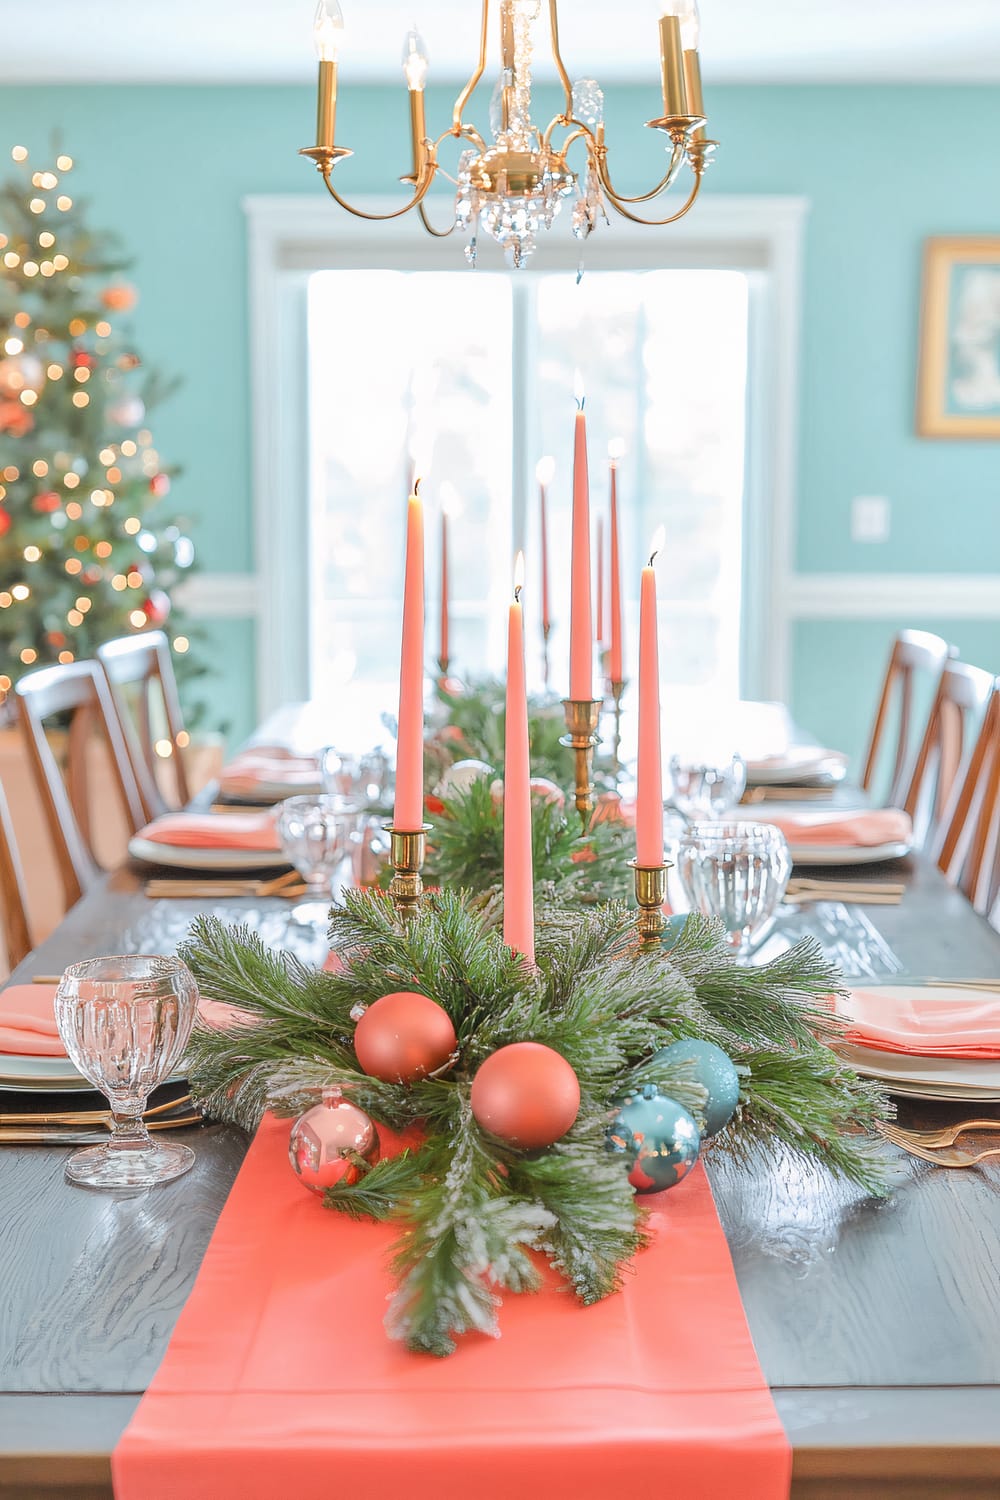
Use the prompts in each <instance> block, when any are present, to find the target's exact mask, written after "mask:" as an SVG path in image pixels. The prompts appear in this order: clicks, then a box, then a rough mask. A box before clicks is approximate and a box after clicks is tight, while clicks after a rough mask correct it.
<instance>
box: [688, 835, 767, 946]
mask: <svg viewBox="0 0 1000 1500" xmlns="http://www.w3.org/2000/svg"><path fill="white" fill-rule="evenodd" d="M791 869H792V860H791V856H790V854H789V852H788V845H787V844H786V842H785V839H784V836H783V835H782V834H781V833H780V831H779V830H778V829H777V828H775V827H774V826H773V824H770V823H693V824H692V825H691V827H690V828H688V829H687V830H686V831H685V832H684V833H683V834H682V835H681V837H680V839H679V840H678V844H677V873H678V875H679V876H680V881H681V884H682V886H683V887H684V891H685V893H686V895H687V897H688V900H689V901H690V902H691V905H692V906H693V907H694V909H695V910H696V911H700V912H703V913H704V914H705V916H708V917H718V918H719V919H720V920H721V922H722V924H723V926H724V927H725V929H726V935H727V937H728V940H729V943H730V945H731V947H733V948H734V949H735V951H736V954H737V956H738V957H739V958H746V957H747V956H748V955H749V954H750V953H751V951H752V950H753V948H754V947H755V946H756V945H757V944H758V943H759V942H760V941H761V939H762V938H763V937H764V936H765V935H766V933H767V932H768V931H769V930H770V928H771V926H772V924H773V922H774V918H775V915H776V913H777V910H778V907H779V905H780V903H781V898H782V896H783V895H784V894H785V887H786V886H787V884H788V877H789V875H790V874H791Z"/></svg>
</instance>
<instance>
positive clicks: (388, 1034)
mask: <svg viewBox="0 0 1000 1500" xmlns="http://www.w3.org/2000/svg"><path fill="white" fill-rule="evenodd" d="M455 1042H456V1037H455V1028H454V1026H453V1025H452V1024H451V1019H450V1017H449V1015H448V1012H447V1011H446V1010H444V1009H442V1007H441V1006H440V1005H438V1003H437V1001H436V1000H432V999H431V998H430V996H429V995H420V994H418V993H417V992H416V990H395V991H393V993H392V994H390V995H383V996H382V998H381V999H380V1000H376V1001H375V1002H374V1004H372V1005H369V1007H368V1009H367V1010H366V1011H365V1013H364V1015H363V1016H362V1017H361V1019H360V1021H359V1022H358V1024H357V1026H356V1027H355V1028H354V1050H355V1052H356V1053H357V1055H358V1062H359V1063H360V1064H361V1066H362V1068H363V1069H364V1070H365V1072H366V1073H367V1074H368V1076H369V1078H380V1079H381V1080H382V1082H383V1083H416V1081H417V1079H418V1078H426V1077H427V1075H428V1074H429V1073H436V1072H438V1070H439V1069H440V1068H443V1067H444V1066H445V1064H446V1063H447V1061H448V1059H449V1058H450V1057H451V1055H452V1053H453V1052H454V1050H455Z"/></svg>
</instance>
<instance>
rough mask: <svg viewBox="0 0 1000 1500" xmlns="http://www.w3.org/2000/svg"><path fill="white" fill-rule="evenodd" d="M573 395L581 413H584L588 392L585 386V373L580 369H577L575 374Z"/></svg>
mask: <svg viewBox="0 0 1000 1500" xmlns="http://www.w3.org/2000/svg"><path fill="white" fill-rule="evenodd" d="M573 395H574V396H575V397H576V404H577V407H578V409H579V410H580V411H583V408H584V405H585V403H586V400H587V392H586V390H585V389H584V385H583V373H582V371H581V370H580V369H579V367H577V369H576V370H574V372H573Z"/></svg>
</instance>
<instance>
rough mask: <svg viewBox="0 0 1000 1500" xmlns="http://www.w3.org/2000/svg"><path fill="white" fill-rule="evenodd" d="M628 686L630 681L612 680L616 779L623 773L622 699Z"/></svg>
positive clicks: (613, 744)
mask: <svg viewBox="0 0 1000 1500" xmlns="http://www.w3.org/2000/svg"><path fill="white" fill-rule="evenodd" d="M627 687H628V683H627V682H612V683H611V704H612V712H613V713H614V716H615V733H614V738H613V740H612V742H611V758H612V761H613V764H614V772H615V780H616V781H617V780H618V777H619V776H620V775H621V769H622V760H621V749H622V699H623V698H624V696H625V689H626V688H627Z"/></svg>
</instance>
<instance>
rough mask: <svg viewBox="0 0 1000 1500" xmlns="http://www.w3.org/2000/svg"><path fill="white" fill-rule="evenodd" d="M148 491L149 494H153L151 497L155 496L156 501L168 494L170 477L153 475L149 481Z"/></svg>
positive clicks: (167, 475)
mask: <svg viewBox="0 0 1000 1500" xmlns="http://www.w3.org/2000/svg"><path fill="white" fill-rule="evenodd" d="M149 489H150V493H151V494H153V495H156V496H157V498H158V499H159V498H161V497H162V496H163V495H167V494H169V493H170V475H169V474H154V475H153V477H152V479H151V480H150V481H149Z"/></svg>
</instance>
